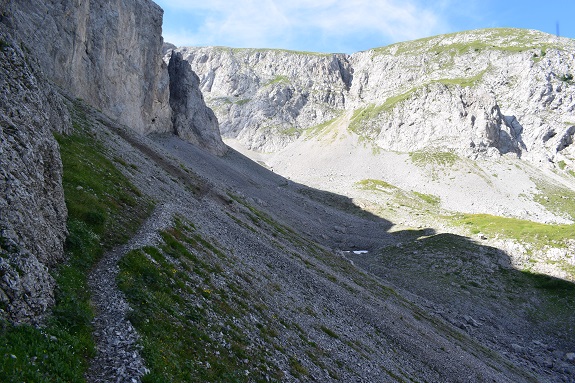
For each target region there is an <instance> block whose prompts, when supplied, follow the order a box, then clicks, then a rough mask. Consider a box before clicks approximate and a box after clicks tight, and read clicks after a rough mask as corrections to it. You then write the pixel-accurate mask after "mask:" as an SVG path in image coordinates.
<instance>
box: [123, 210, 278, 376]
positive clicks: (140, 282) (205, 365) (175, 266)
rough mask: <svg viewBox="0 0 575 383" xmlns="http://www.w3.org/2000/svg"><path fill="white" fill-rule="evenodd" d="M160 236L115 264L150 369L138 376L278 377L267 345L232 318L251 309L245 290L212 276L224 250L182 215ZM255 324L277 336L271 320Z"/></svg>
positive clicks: (267, 334) (266, 333) (266, 334)
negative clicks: (155, 243)
mask: <svg viewBox="0 0 575 383" xmlns="http://www.w3.org/2000/svg"><path fill="white" fill-rule="evenodd" d="M161 236H162V239H163V244H161V245H160V246H158V247H145V248H142V249H139V250H134V251H132V252H130V253H129V254H127V255H126V256H125V257H124V258H122V260H121V261H120V264H119V266H120V273H119V275H118V286H119V288H120V289H121V290H122V291H123V292H124V294H126V298H127V299H128V301H129V303H130V306H131V307H132V308H133V311H132V312H131V314H130V316H129V319H130V321H131V322H132V324H133V325H134V327H135V328H136V329H137V330H138V333H139V334H140V336H141V344H142V346H143V350H142V355H143V357H144V359H145V361H146V365H147V366H148V368H149V369H150V373H149V374H147V375H146V376H144V377H143V379H142V380H143V382H190V381H194V382H254V381H255V382H265V381H266V375H268V376H271V377H272V378H274V379H279V378H280V377H281V371H279V369H278V368H277V367H276V366H275V365H273V364H271V363H270V362H268V361H267V357H268V356H269V355H268V354H267V351H266V350H265V349H264V348H263V346H258V345H255V344H254V343H253V339H251V338H250V336H249V334H247V333H246V330H245V328H243V327H242V326H243V325H242V324H241V323H240V322H239V321H238V320H237V319H236V318H242V317H244V316H246V315H248V312H250V310H252V308H250V305H249V304H248V301H249V295H248V294H247V293H246V291H245V290H244V289H242V288H241V287H240V286H238V285H236V284H235V283H234V282H233V281H231V280H228V281H227V283H226V285H227V286H226V287H222V286H221V285H220V284H218V283H214V282H213V276H216V275H219V274H222V272H223V269H222V266H221V265H220V263H219V262H220V261H221V258H222V257H224V254H223V252H222V251H221V250H219V249H218V248H217V246H215V245H213V244H211V243H210V242H209V241H207V240H206V239H204V238H203V237H202V236H201V235H200V234H199V233H197V232H196V231H195V229H194V227H193V225H188V224H185V223H184V222H182V221H181V220H179V221H177V222H176V225H175V227H173V228H171V229H169V230H166V231H164V232H162V233H161ZM224 261H225V262H228V261H229V260H224ZM248 280H249V278H248ZM253 310H256V309H255V308H254V309H253ZM258 324H260V326H261V327H260V328H256V329H252V330H254V331H257V332H258V334H261V336H263V337H265V338H266V339H267V340H270V339H272V338H274V337H275V336H277V335H278V332H277V330H276V329H275V327H274V325H273V323H271V322H262V323H258ZM246 360H249V364H246ZM246 371H247V373H246Z"/></svg>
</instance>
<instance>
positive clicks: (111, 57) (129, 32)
mask: <svg viewBox="0 0 575 383" xmlns="http://www.w3.org/2000/svg"><path fill="white" fill-rule="evenodd" d="M5 15H6V16H5V17H7V18H8V19H9V20H10V22H11V24H12V27H13V28H14V29H15V31H16V35H17V36H19V38H21V39H22V40H23V41H24V42H25V44H26V46H27V47H28V48H29V49H30V51H31V53H32V54H34V55H35V56H36V57H37V59H38V60H39V62H40V65H41V67H42V70H43V71H44V72H45V74H46V75H47V77H48V78H49V79H50V80H51V81H53V82H54V83H56V84H57V85H59V86H60V87H62V88H63V89H66V90H67V91H69V92H70V93H72V94H73V95H74V96H75V97H78V98H82V99H84V101H86V102H87V103H89V104H91V105H93V106H95V107H97V108H99V109H101V110H102V111H103V112H104V113H106V114H107V115H109V116H110V117H112V118H115V119H116V120H117V121H118V122H120V123H122V124H125V125H127V126H129V127H131V128H132V129H134V130H136V131H137V132H140V133H143V134H145V133H149V132H170V131H172V124H171V110H170V106H169V79H168V72H167V68H166V65H165V63H164V62H163V60H162V55H161V53H162V44H163V40H162V16H163V11H162V9H161V8H160V7H158V6H157V5H156V4H155V3H153V2H152V1H149V0H111V1H108V0H87V1H78V0H46V1H32V0H17V1H9V2H8V5H7V11H6V12H5Z"/></svg>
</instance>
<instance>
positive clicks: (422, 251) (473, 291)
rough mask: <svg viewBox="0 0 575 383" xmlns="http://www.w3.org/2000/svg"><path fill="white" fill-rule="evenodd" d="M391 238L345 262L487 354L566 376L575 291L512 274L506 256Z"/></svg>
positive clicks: (441, 238)
mask: <svg viewBox="0 0 575 383" xmlns="http://www.w3.org/2000/svg"><path fill="white" fill-rule="evenodd" d="M393 236H394V237H395V238H396V239H397V241H396V243H395V244H393V245H390V246H387V247H384V248H381V249H379V250H378V251H376V252H372V253H369V254H367V255H361V256H360V255H353V254H352V255H350V258H351V259H352V260H353V261H354V263H355V264H356V265H358V266H360V267H362V268H364V269H365V270H367V271H369V272H371V273H373V274H375V275H377V276H379V277H381V278H382V279H383V280H385V281H388V282H390V283H392V284H394V285H396V286H398V287H400V288H401V289H404V290H406V291H408V292H409V293H412V294H415V295H416V300H418V299H419V298H423V299H421V300H420V302H421V303H422V304H423V305H424V306H426V307H427V308H428V309H430V310H431V312H434V313H436V314H437V315H439V316H441V317H443V318H444V319H445V320H447V321H449V322H450V323H452V324H453V325H455V326H457V327H459V328H461V329H462V330H464V331H465V332H467V333H468V334H470V335H471V336H473V337H475V338H479V339H482V341H483V342H484V344H488V345H490V347H491V348H494V349H498V350H500V351H502V352H503V353H504V354H505V353H509V354H514V355H515V357H521V358H523V359H524V360H525V361H528V362H529V363H530V364H531V366H532V367H534V368H537V369H541V370H545V369H551V368H553V369H555V370H556V371H560V372H561V369H563V368H567V369H570V368H571V367H569V366H568V365H567V364H566V363H564V362H565V359H564V356H565V352H570V350H573V349H575V339H574V338H573V333H574V331H575V315H574V314H573V313H574V312H575V299H574V298H575V284H572V283H569V282H567V281H564V280H562V279H558V278H553V277H549V276H546V275H540V274H533V273H530V272H528V271H520V270H517V269H515V268H513V267H512V265H511V263H510V259H509V256H508V255H507V254H506V253H505V252H503V251H501V250H500V249H497V248H494V247H490V246H486V245H483V244H481V243H478V242H476V241H473V240H471V239H469V238H466V237H462V236H458V235H454V234H433V233H432V234H430V231H429V229H427V230H414V231H409V230H408V231H402V232H397V233H394V234H393ZM571 369H572V368H571Z"/></svg>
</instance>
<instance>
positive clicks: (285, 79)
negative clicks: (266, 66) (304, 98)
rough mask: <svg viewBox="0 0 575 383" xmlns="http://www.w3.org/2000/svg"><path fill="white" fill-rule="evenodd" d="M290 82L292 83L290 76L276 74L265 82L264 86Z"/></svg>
mask: <svg viewBox="0 0 575 383" xmlns="http://www.w3.org/2000/svg"><path fill="white" fill-rule="evenodd" d="M289 83H290V79H289V77H287V76H283V75H279V76H276V77H274V78H273V79H271V80H269V81H268V82H267V83H265V84H264V86H269V85H273V84H289Z"/></svg>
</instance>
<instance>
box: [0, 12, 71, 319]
mask: <svg viewBox="0 0 575 383" xmlns="http://www.w3.org/2000/svg"><path fill="white" fill-rule="evenodd" d="M0 74H1V75H0V162H1V164H2V165H1V166H0V317H3V318H6V317H7V318H10V319H12V320H13V321H16V322H19V321H32V322H37V321H39V320H40V319H41V317H42V314H44V313H45V312H46V310H47V308H48V307H49V306H50V305H51V304H52V303H53V299H54V298H53V288H54V280H53V278H52V277H51V275H50V274H49V273H48V269H49V268H51V267H53V266H54V265H56V264H57V263H59V262H61V261H62V260H63V258H64V251H63V244H64V239H65V235H66V215H67V211H66V205H65V203H64V193H63V190H62V163H61V161H60V155H59V151H58V145H57V143H56V141H55V139H54V137H53V133H54V132H63V131H66V130H69V129H70V116H69V114H68V112H67V109H66V107H65V105H64V103H63V101H62V99H61V97H60V96H59V95H58V94H57V93H56V92H54V91H53V90H52V88H51V87H50V86H49V85H48V84H47V83H46V82H45V81H44V80H42V78H41V76H39V72H38V71H37V69H35V68H34V63H33V61H32V60H30V56H29V55H28V54H27V53H25V52H24V51H23V50H22V49H21V48H20V45H19V43H18V42H17V41H16V40H15V39H13V38H12V37H11V36H10V34H8V33H7V31H6V27H5V25H4V24H2V23H0Z"/></svg>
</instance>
